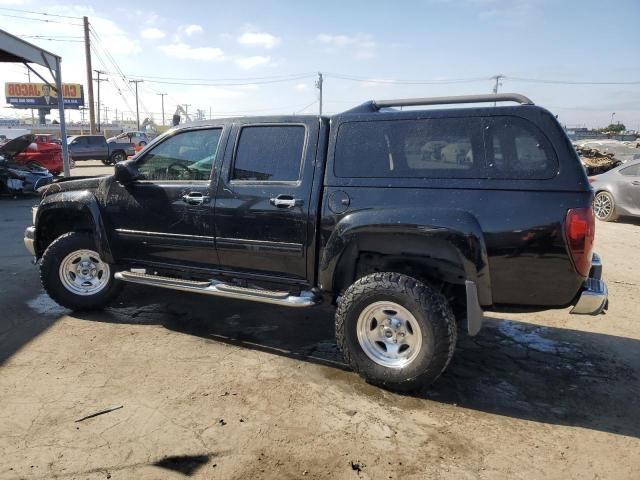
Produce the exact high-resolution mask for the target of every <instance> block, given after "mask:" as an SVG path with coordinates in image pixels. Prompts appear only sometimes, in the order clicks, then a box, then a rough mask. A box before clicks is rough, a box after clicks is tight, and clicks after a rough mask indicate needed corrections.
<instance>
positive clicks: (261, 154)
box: [231, 125, 305, 182]
mask: <svg viewBox="0 0 640 480" xmlns="http://www.w3.org/2000/svg"><path fill="white" fill-rule="evenodd" d="M304 144H305V127H304V126H302V125H272V126H269V125H267V126H248V127H243V128H242V130H241V131H240V138H239V140H238V146H237V149H236V154H235V161H234V164H233V169H232V172H231V180H232V181H253V182H264V181H269V182H295V181H298V179H299V178H300V166H301V164H302V154H303V151H304Z"/></svg>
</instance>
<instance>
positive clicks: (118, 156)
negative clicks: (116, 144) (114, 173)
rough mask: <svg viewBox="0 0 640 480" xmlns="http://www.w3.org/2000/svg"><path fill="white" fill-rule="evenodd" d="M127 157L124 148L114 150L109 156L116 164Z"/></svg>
mask: <svg viewBox="0 0 640 480" xmlns="http://www.w3.org/2000/svg"><path fill="white" fill-rule="evenodd" d="M126 159H127V156H126V155H125V154H124V152H123V151H122V150H118V151H117V152H113V153H112V154H111V157H109V161H110V162H111V163H112V164H114V165H115V164H116V163H118V162H124V161H125V160H126Z"/></svg>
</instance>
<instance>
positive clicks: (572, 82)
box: [504, 76, 640, 85]
mask: <svg viewBox="0 0 640 480" xmlns="http://www.w3.org/2000/svg"><path fill="white" fill-rule="evenodd" d="M504 78H505V79H507V80H509V81H512V82H525V83H547V84H553V85H640V80H632V81H628V82H618V81H602V82H598V81H582V80H545V79H540V78H522V77H509V76H506V77H504Z"/></svg>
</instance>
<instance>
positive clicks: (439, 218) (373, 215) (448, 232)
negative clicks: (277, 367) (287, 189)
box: [318, 208, 492, 305]
mask: <svg viewBox="0 0 640 480" xmlns="http://www.w3.org/2000/svg"><path fill="white" fill-rule="evenodd" d="M381 235H383V236H385V237H386V238H388V241H384V242H382V243H383V244H384V247H383V250H384V251H382V252H378V253H382V254H393V255H403V254H406V250H405V248H406V246H407V245H412V246H414V247H415V246H418V248H419V249H420V251H421V252H424V254H425V256H430V257H431V258H434V259H437V260H438V259H439V258H438V256H437V255H438V253H437V252H436V253H435V255H436V256H433V254H434V252H433V251H430V246H435V245H436V244H437V245H439V246H444V250H447V253H448V254H451V255H453V256H455V258H456V260H457V262H458V263H459V264H460V265H461V266H462V268H463V269H464V276H465V279H464V280H465V281H471V282H474V283H475V284H476V286H477V289H478V297H479V300H480V304H481V305H491V303H492V299H491V280H490V276H489V263H488V255H487V248H486V244H485V240H484V236H483V234H482V229H481V227H480V224H479V223H478V220H477V219H476V218H475V217H474V216H473V215H472V214H470V213H469V212H466V211H463V210H458V209H430V208H408V209H402V210H398V209H396V208H382V209H375V210H373V209H371V210H361V211H358V212H353V213H350V214H347V215H345V216H344V217H342V218H341V219H340V221H339V222H338V223H337V224H336V226H335V228H334V229H333V231H332V233H331V235H330V237H329V239H328V241H327V243H326V245H325V247H324V249H323V250H322V255H321V258H320V262H319V275H318V280H319V285H320V288H322V289H323V290H325V291H333V290H334V284H335V281H336V274H337V273H338V270H339V268H344V267H345V265H353V264H355V262H356V260H357V258H358V254H359V252H360V251H361V250H362V249H361V248H360V246H361V244H363V243H366V241H365V239H367V238H371V237H375V236H381ZM431 250H433V249H431ZM438 250H440V251H442V250H443V248H439V249H438ZM451 255H449V256H451ZM442 260H447V261H449V260H450V259H448V258H444V257H443V258H442ZM343 262H346V264H345V263H343ZM351 268H352V267H351ZM463 283H464V282H463Z"/></svg>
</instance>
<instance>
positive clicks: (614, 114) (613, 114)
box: [609, 112, 616, 125]
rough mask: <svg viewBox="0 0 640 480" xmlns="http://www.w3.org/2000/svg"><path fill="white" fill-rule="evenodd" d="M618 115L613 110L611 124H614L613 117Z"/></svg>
mask: <svg viewBox="0 0 640 480" xmlns="http://www.w3.org/2000/svg"><path fill="white" fill-rule="evenodd" d="M615 116H616V112H611V123H609V125H613V117H615Z"/></svg>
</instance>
